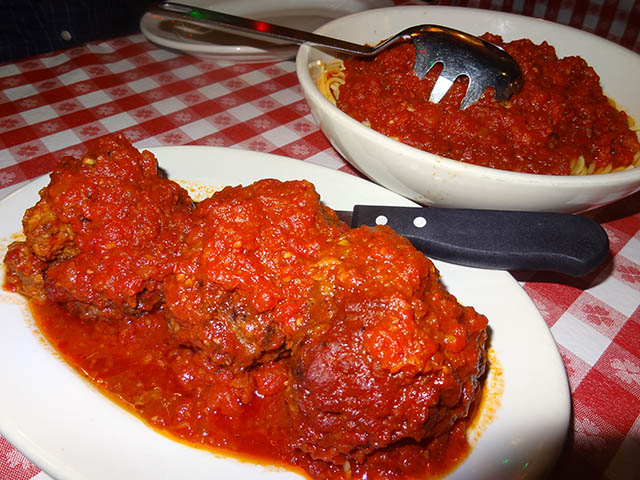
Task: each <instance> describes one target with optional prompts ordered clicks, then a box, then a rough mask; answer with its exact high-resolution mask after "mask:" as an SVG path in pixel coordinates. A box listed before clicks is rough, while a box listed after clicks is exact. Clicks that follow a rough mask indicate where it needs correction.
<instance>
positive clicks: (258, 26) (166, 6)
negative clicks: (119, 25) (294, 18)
mask: <svg viewBox="0 0 640 480" xmlns="http://www.w3.org/2000/svg"><path fill="white" fill-rule="evenodd" d="M149 12H150V13H154V14H157V15H162V16H165V17H169V18H173V19H178V20H185V21H188V22H191V23H195V24H197V25H201V26H204V27H209V28H211V23H214V24H216V25H218V26H220V27H224V28H229V29H232V30H236V31H240V32H242V33H245V34H247V33H248V34H254V35H256V34H257V35H260V36H262V37H269V38H273V39H276V40H285V41H288V42H291V43H296V44H303V43H306V44H309V45H312V46H318V47H323V48H326V49H329V50H334V51H338V52H344V53H349V54H352V55H367V56H368V55H373V53H374V49H373V48H372V47H369V46H366V45H359V44H357V43H351V42H345V41H344V40H339V39H337V38H331V37H325V36H323V35H317V34H315V33H311V32H305V31H303V30H296V29H295V28H289V27H283V26H280V25H274V24H272V23H268V22H263V21H260V20H252V19H250V18H244V17H237V16H235V15H229V14H226V13H221V12H215V11H213V10H207V9H204V8H198V7H193V6H191V5H184V4H182V3H175V2H164V3H161V4H159V5H157V6H154V7H152V8H151V9H150V10H149Z"/></svg>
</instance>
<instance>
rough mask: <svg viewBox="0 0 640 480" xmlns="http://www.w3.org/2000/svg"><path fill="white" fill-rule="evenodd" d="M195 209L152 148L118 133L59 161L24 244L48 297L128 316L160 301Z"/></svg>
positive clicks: (75, 308)
mask: <svg viewBox="0 0 640 480" xmlns="http://www.w3.org/2000/svg"><path fill="white" fill-rule="evenodd" d="M193 208H194V206H193V202H192V201H191V199H190V198H189V195H188V194H187V192H186V190H184V189H182V188H181V187H180V186H179V185H178V184H176V183H174V182H171V181H169V180H167V179H166V178H165V175H164V174H163V173H162V172H160V171H159V170H158V166H157V161H156V159H155V158H154V157H153V155H152V154H151V153H149V152H138V151H137V150H136V149H135V148H133V147H132V146H131V144H130V143H129V142H128V141H127V140H126V138H124V137H123V136H121V135H115V136H111V137H107V138H105V139H103V140H101V142H100V144H99V146H98V147H97V149H96V150H95V151H93V152H90V153H87V154H86V155H84V156H82V157H81V158H72V157H66V158H63V159H62V160H61V161H60V163H59V165H58V167H57V168H56V169H55V170H54V171H53V172H52V173H51V181H50V183H49V185H48V186H47V187H45V188H44V189H42V190H41V191H40V201H39V202H38V203H37V204H36V205H35V206H34V207H32V208H30V209H29V210H28V211H27V212H26V214H25V216H24V218H23V230H24V233H25V236H26V240H25V243H24V245H25V247H26V248H27V249H28V251H29V252H30V254H31V255H33V257H34V258H37V259H38V260H39V261H40V263H37V262H35V263H33V265H34V266H35V265H36V264H37V268H40V269H41V270H40V272H41V273H40V274H39V275H40V276H41V283H42V286H43V288H44V291H45V293H46V296H47V297H48V298H49V299H51V300H53V301H55V302H58V303H61V304H64V305H65V306H66V307H67V308H68V309H69V310H70V311H71V312H72V313H75V314H78V315H80V316H83V317H90V318H95V317H106V318H121V317H123V316H124V315H126V314H128V313H135V312H139V311H147V310H151V309H153V308H156V307H157V306H158V305H159V304H160V302H161V294H160V290H159V284H160V283H161V282H162V280H163V279H164V277H165V276H166V275H167V274H168V273H169V272H170V271H171V270H172V262H173V261H174V259H175V258H176V257H177V256H178V255H179V254H180V252H181V250H182V245H183V240H184V238H185V237H186V235H187V234H188V232H189V230H190V224H191V223H190V222H191V217H190V214H191V212H192V210H193ZM25 247H20V248H21V249H23V248H25ZM23 255H24V254H23ZM9 267H10V270H11V265H9ZM20 278H22V277H20V275H18V270H16V276H14V279H16V281H17V282H20Z"/></svg>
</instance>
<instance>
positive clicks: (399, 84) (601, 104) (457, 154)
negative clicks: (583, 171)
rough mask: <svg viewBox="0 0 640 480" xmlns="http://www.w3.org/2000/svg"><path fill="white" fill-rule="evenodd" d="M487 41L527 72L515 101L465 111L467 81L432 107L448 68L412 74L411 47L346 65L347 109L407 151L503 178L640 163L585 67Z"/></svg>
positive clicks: (548, 51) (631, 139)
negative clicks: (575, 166)
mask: <svg viewBox="0 0 640 480" xmlns="http://www.w3.org/2000/svg"><path fill="white" fill-rule="evenodd" d="M484 38H486V39H487V40H489V41H491V42H493V43H496V44H498V45H500V46H503V47H504V48H505V49H506V50H507V51H508V52H509V53H510V54H511V55H512V56H513V57H514V59H515V60H516V61H517V62H518V64H519V65H520V67H521V69H522V71H523V77H524V82H523V88H522V90H521V91H520V92H519V93H517V94H515V95H514V96H513V97H512V98H511V99H510V100H509V101H507V102H498V101H496V100H495V99H494V98H493V92H492V91H491V90H492V89H488V90H487V91H485V93H484V95H483V96H482V98H481V99H480V100H479V101H478V102H477V103H476V104H474V105H472V106H470V107H468V108H467V109H465V110H459V108H458V106H459V105H460V103H461V101H462V99H463V98H464V95H465V92H466V85H467V79H466V78H461V79H458V80H457V81H456V82H455V83H454V85H453V87H452V88H451V90H450V91H449V92H448V93H447V95H446V96H445V98H444V99H443V100H442V101H441V102H440V103H438V104H434V103H431V102H429V101H428V99H429V94H430V92H431V90H432V88H433V86H434V83H435V80H436V78H437V75H438V74H439V72H440V70H441V67H440V66H436V67H434V68H433V69H432V70H431V72H429V74H428V75H427V76H426V77H425V78H424V79H423V80H420V79H418V77H417V76H416V75H414V74H413V70H412V69H413V64H414V60H415V49H414V47H413V45H412V44H410V43H403V44H399V45H397V46H396V47H393V48H391V49H389V50H387V51H385V52H383V53H382V54H380V55H378V56H377V57H376V58H375V59H373V60H362V59H356V58H349V59H346V60H345V61H344V66H345V70H344V74H345V84H344V85H342V86H341V87H340V95H339V98H338V101H337V105H338V107H339V108H340V109H342V110H343V111H344V112H346V113H347V114H349V115H350V116H352V117H353V118H355V119H356V120H358V121H361V122H368V123H369V124H370V125H371V128H373V129H374V130H377V131H379V132H381V133H383V134H385V135H387V136H390V137H393V138H396V139H398V140H399V141H401V142H403V143H406V144H408V145H411V146H413V147H416V148H419V149H422V150H425V151H428V152H431V153H435V154H438V155H441V156H444V157H448V158H452V159H455V160H460V161H464V162H467V163H472V164H476V165H481V166H486V167H491V168H496V169H502V170H512V171H516V172H526V173H538V174H553V175H569V174H571V166H570V165H571V161H572V160H574V161H575V160H576V159H577V158H578V157H579V156H583V157H584V160H585V163H586V164H587V165H593V169H594V170H596V171H597V170H598V169H603V168H606V167H607V166H608V165H611V168H612V169H616V168H620V167H626V166H629V165H631V164H632V163H633V162H634V154H635V153H636V152H638V151H639V150H640V144H639V142H638V137H637V135H636V133H635V132H633V131H631V130H630V129H629V120H628V117H627V115H626V114H625V113H624V112H621V111H618V110H617V109H616V108H615V107H614V106H612V105H611V104H610V103H609V100H608V99H607V97H606V96H605V94H604V93H603V91H602V88H601V86H600V78H599V77H598V75H597V73H596V72H595V71H594V69H593V68H591V67H590V66H589V65H588V64H587V63H586V62H585V61H584V60H583V59H582V58H580V57H575V56H573V57H565V58H558V57H557V55H556V53H555V49H554V48H553V47H552V46H550V45H549V44H547V43H546V42H544V43H542V44H541V45H536V44H534V43H532V42H531V41H530V40H527V39H523V40H517V41H513V42H510V43H504V42H503V41H502V39H501V38H500V37H498V36H494V35H490V34H485V36H484ZM611 93H612V94H615V92H611Z"/></svg>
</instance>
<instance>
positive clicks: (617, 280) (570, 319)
mask: <svg viewBox="0 0 640 480" xmlns="http://www.w3.org/2000/svg"><path fill="white" fill-rule="evenodd" d="M440 3H456V4H457V3H458V2H446V1H442V2H440ZM468 3H469V5H471V6H479V7H483V8H494V9H506V8H508V9H511V10H513V11H516V12H519V13H525V14H535V15H537V16H540V17H543V18H550V19H556V20H558V21H563V20H564V21H563V23H568V24H571V25H574V26H579V27H580V26H581V27H584V28H586V29H588V30H592V31H595V32H597V33H600V34H602V35H603V36H607V37H609V38H611V39H613V40H616V41H620V42H621V43H623V44H626V45H627V46H629V47H630V48H634V49H635V50H636V51H640V50H639V49H638V43H637V42H638V39H637V33H638V24H639V22H638V20H639V14H640V12H639V10H638V5H639V4H638V2H622V1H621V2H610V1H609V0H600V1H599V2H596V1H594V2H591V3H588V2H584V1H582V2H581V1H576V2H566V1H562V2H559V1H558V2H555V1H549V2H546V3H545V2H542V5H543V6H544V8H542V7H538V6H536V7H532V6H531V5H532V4H530V2H528V1H523V0H519V1H518V0H514V1H512V2H508V1H504V2H498V1H483V0H480V1H470V2H468ZM538 4H540V3H538ZM538 4H537V5H538ZM594 5H595V7H594ZM614 7H615V8H614ZM571 8H573V10H572V11H571V13H568V9H571ZM616 8H617V9H618V11H620V10H624V11H625V12H627V14H628V15H627V17H625V18H628V19H629V20H628V21H623V20H622V19H621V18H620V16H619V14H617V13H615V11H616ZM599 12H600V13H599ZM594 15H595V16H596V17H597V16H598V15H601V16H600V17H599V19H597V18H596V19H594V18H593V17H594ZM603 18H605V19H604V20H603ZM114 131H121V132H124V133H125V134H126V135H127V137H128V138H129V139H130V140H131V141H133V142H134V143H135V144H136V146H138V147H140V148H146V147H152V146H157V145H188V144H198V145H216V146H227V147H232V148H242V149H248V150H258V151H264V152H271V153H276V154H281V155H285V156H288V157H293V158H297V159H300V160H303V161H310V162H314V163H318V164H322V165H325V166H328V167H331V168H334V169H340V170H343V171H347V172H350V173H354V172H353V170H352V169H351V168H350V167H349V166H348V165H346V164H345V163H344V161H343V160H342V159H341V158H340V156H339V155H338V154H337V153H336V151H335V150H334V149H333V148H332V147H331V146H330V144H329V142H328V141H327V140H326V138H325V137H324V136H323V135H322V133H321V132H320V131H319V130H318V128H317V126H316V125H315V123H314V122H313V120H312V118H311V116H310V113H309V109H308V107H307V104H306V103H305V101H304V99H303V97H302V93H301V91H300V89H299V87H298V84H297V80H296V76H295V71H294V64H293V62H279V63H271V64H256V65H236V64H230V63H217V62H212V61H203V60H199V59H196V58H194V57H190V56H186V55H180V54H177V53H174V52H168V51H165V50H162V49H159V48H158V47H156V46H154V45H152V44H150V43H148V42H147V41H146V40H145V39H144V38H143V37H142V36H140V35H137V36H129V37H124V38H119V39H116V40H113V41H108V42H100V43H94V44H89V45H87V46H84V47H80V48H74V49H70V50H66V51H63V52H57V53H53V54H48V55H44V56H39V57H35V58H31V59H27V60H23V61H19V62H16V63H11V64H5V65H0V197H3V196H5V195H7V194H8V193H10V192H11V191H13V190H15V189H16V188H18V187H20V186H21V185H22V184H23V183H24V182H26V181H27V180H30V179H32V178H34V177H36V176H39V175H41V174H44V173H47V172H49V171H50V170H51V169H52V168H53V166H54V165H55V163H56V160H57V159H58V158H60V157H62V156H64V155H78V154H80V153H82V152H83V151H85V150H86V149H87V147H91V146H92V145H94V144H95V143H96V142H97V140H98V139H99V138H100V137H102V136H104V135H107V134H109V133H111V132H114ZM639 206H640V195H635V196H634V197H631V198H629V199H627V200H625V201H622V202H618V203H617V204H615V205H612V206H609V207H606V208H604V209H601V210H600V211H598V212H595V213H593V215H594V216H595V218H596V219H597V220H598V221H600V222H601V223H603V224H604V226H605V228H606V230H607V232H608V234H609V237H610V239H611V246H612V258H611V261H610V262H608V263H607V264H606V265H605V266H603V267H602V269H601V270H600V271H598V272H596V273H594V274H593V275H591V276H590V277H588V278H585V279H580V280H572V279H568V278H565V277H561V276H557V275H548V274H540V273H538V274H533V273H519V274H518V276H517V278H518V280H519V281H520V282H521V284H522V285H523V287H524V288H525V290H526V291H527V293H528V294H529V295H530V296H531V298H532V299H533V301H534V302H535V303H536V305H537V306H538V308H539V309H540V311H541V312H542V315H543V316H544V318H545V319H546V321H547V324H548V325H549V328H550V329H551V332H552V334H553V336H554V338H555V340H556V342H557V343H558V346H559V349H560V352H561V354H562V357H563V359H564V362H565V366H566V368H567V372H568V375H569V382H570V386H571V392H572V399H573V412H574V415H573V423H572V427H571V434H570V440H569V442H568V444H567V447H566V449H565V453H564V454H563V456H562V458H561V462H560V464H559V465H558V467H557V469H556V470H555V474H554V478H607V479H619V478H620V479H632V478H635V479H638V478H640V462H639V461H638V458H640V400H638V399H639V398H640V306H639V305H640V233H639V232H640V213H639V212H638V210H639V208H638V207H639ZM514 321H517V319H514ZM531 361H535V359H531ZM0 391H1V386H0ZM532 421H533V422H535V419H532ZM34 478H35V479H38V480H44V479H46V478H48V477H47V476H46V475H45V474H44V473H42V472H39V470H38V468H37V467H35V466H34V465H33V464H32V463H30V462H29V461H28V460H27V459H26V458H25V457H24V456H23V455H22V454H21V453H20V452H18V451H17V450H16V449H15V448H13V447H12V446H11V445H10V444H9V443H8V442H7V441H6V440H5V439H3V438H1V437H0V479H3V480H4V479H7V480H28V479H34Z"/></svg>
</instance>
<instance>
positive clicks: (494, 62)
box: [149, 2, 522, 109]
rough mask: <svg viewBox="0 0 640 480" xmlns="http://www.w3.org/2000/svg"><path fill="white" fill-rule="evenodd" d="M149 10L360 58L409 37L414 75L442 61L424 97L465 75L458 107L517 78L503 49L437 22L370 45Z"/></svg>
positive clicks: (507, 88)
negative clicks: (488, 89) (429, 91)
mask: <svg viewBox="0 0 640 480" xmlns="http://www.w3.org/2000/svg"><path fill="white" fill-rule="evenodd" d="M149 12H150V13H153V14H157V15H162V16H164V17H167V18H172V19H177V20H186V21H189V22H191V23H195V24H197V25H202V26H205V27H212V26H215V27H218V28H219V27H224V28H228V29H232V30H235V31H240V32H242V33H245V34H251V35H259V36H263V37H269V38H271V39H276V40H281V41H287V42H291V43H296V44H308V45H312V46H314V47H318V48H322V49H326V50H331V51H336V52H341V53H348V54H350V55H357V56H362V57H373V56H375V55H378V54H379V53H380V52H382V51H383V50H385V49H387V48H389V47H391V46H392V45H395V44H396V43H398V42H401V41H406V40H412V41H413V42H414V45H415V47H416V60H415V63H414V67H413V71H414V73H415V74H416V75H418V77H419V78H424V76H425V75H426V74H427V72H429V70H431V68H432V67H433V66H434V65H436V64H438V63H441V64H442V65H443V67H442V72H441V73H440V75H439V76H438V79H437V81H436V83H435V85H434V87H433V89H432V91H431V94H430V97H429V100H430V101H431V102H434V103H438V102H439V101H440V100H441V99H442V98H443V97H444V96H445V94H446V93H447V91H448V90H449V88H451V86H452V85H453V82H454V81H455V80H456V79H457V78H458V77H461V76H466V77H467V78H468V79H469V86H468V87H467V92H466V95H465V98H464V99H463V101H462V103H461V105H460V108H461V109H465V108H467V107H468V106H470V105H472V104H474V103H475V102H477V101H478V99H479V98H480V96H481V95H482V93H483V92H484V91H485V90H486V89H487V88H490V87H491V88H493V90H494V95H495V97H496V99H498V100H508V99H509V98H511V96H512V95H513V94H514V93H516V92H517V91H518V89H519V88H520V85H521V83H522V71H521V70H520V67H519V65H518V63H517V62H516V61H515V60H514V59H513V57H511V55H509V54H508V53H507V52H506V51H505V50H504V49H502V48H500V47H498V46H496V45H494V44H492V43H490V42H487V41H485V40H483V39H481V38H478V37H475V36H473V35H470V34H468V33H465V32H461V31H459V30H454V29H452V28H449V27H443V26H440V25H417V26H414V27H410V28H407V29H405V30H403V31H402V32H400V33H397V34H396V35H394V36H392V37H390V38H388V39H386V40H384V41H383V42H381V43H379V44H377V45H376V46H373V47H372V46H369V45H360V44H357V43H351V42H346V41H344V40H339V39H336V38H331V37H325V36H323V35H317V34H315V33H311V32H305V31H302V30H296V29H294V28H289V27H283V26H280V25H274V24H272V23H267V22H262V21H260V20H252V19H249V18H244V17H237V16H235V15H229V14H226V13H221V12H215V11H213V10H207V9H204V8H199V7H194V6H191V5H185V4H181V3H174V2H164V3H161V4H159V5H157V6H154V7H152V8H151V9H150V10H149Z"/></svg>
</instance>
